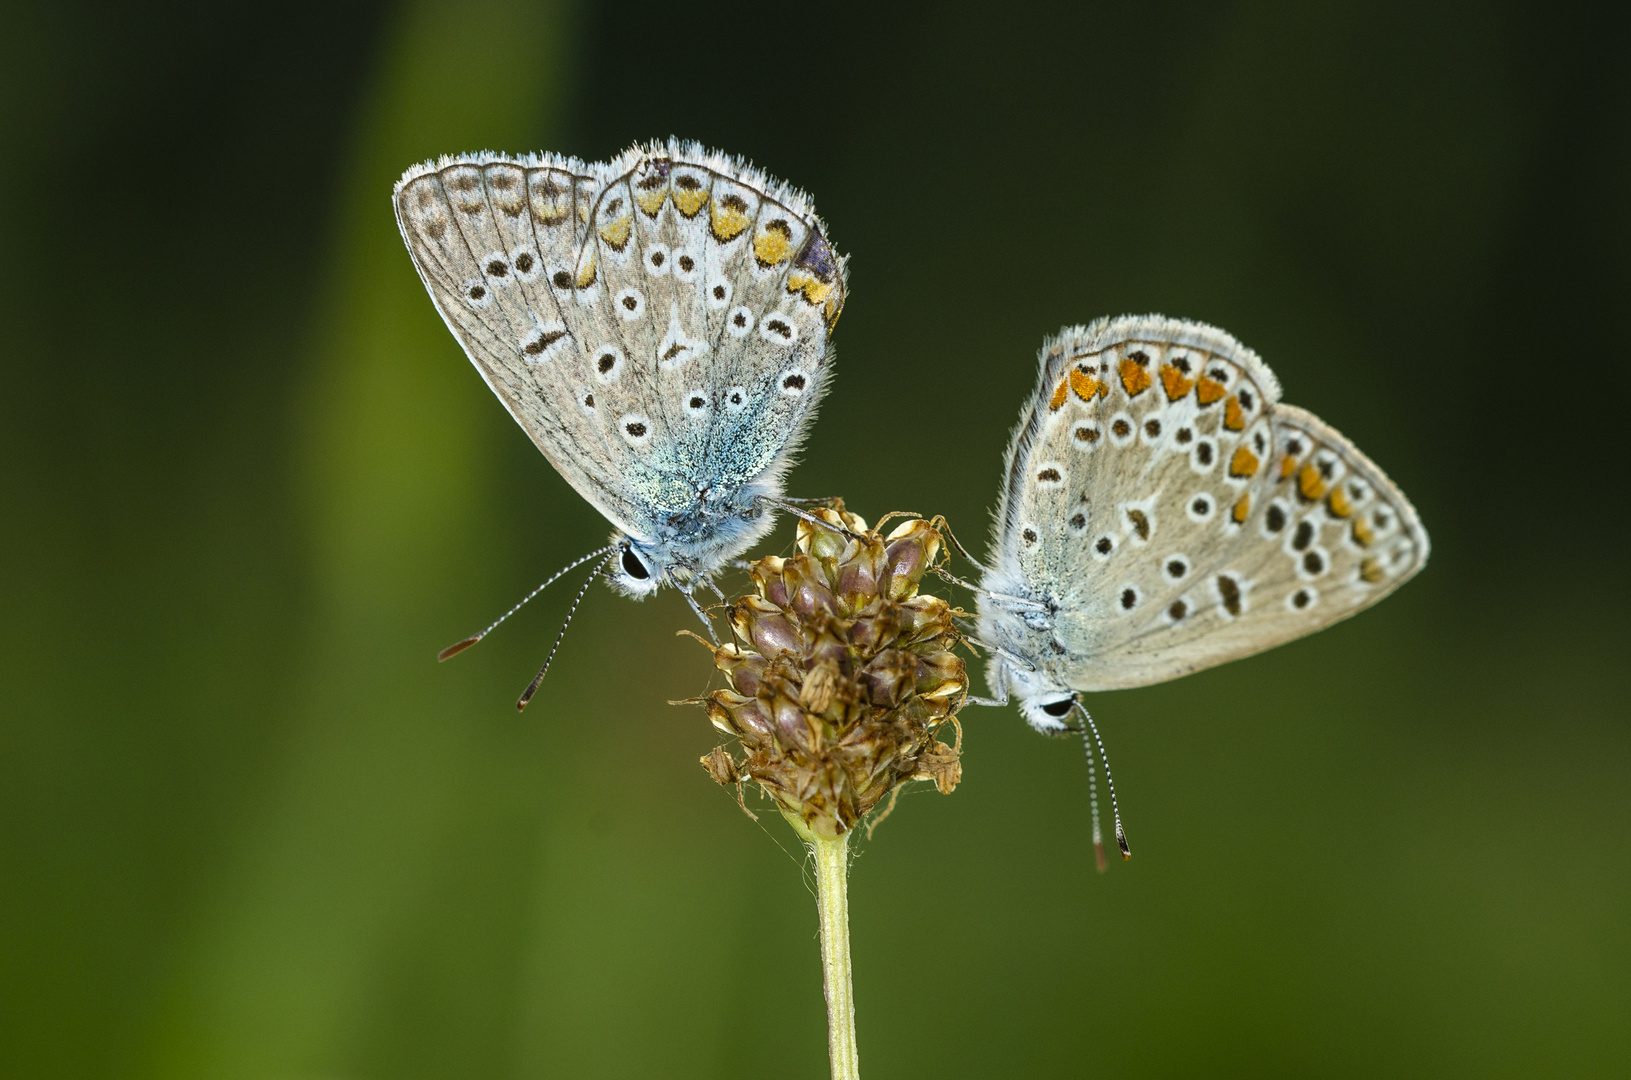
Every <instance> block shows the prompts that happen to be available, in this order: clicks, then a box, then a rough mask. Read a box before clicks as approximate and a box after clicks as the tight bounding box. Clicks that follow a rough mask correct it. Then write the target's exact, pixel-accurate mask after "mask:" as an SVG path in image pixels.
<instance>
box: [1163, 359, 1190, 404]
mask: <svg viewBox="0 0 1631 1080" xmlns="http://www.w3.org/2000/svg"><path fill="white" fill-rule="evenodd" d="M1161 385H1162V386H1164V387H1166V390H1167V400H1168V401H1177V400H1178V399H1179V398H1181V397H1183V396H1184V395H1185V394H1187V393H1189V392H1190V391H1191V390H1193V389H1195V380H1194V379H1191V378H1190V377H1189V376H1187V375H1185V374H1184V373H1183V372H1181V371H1179V370H1178V369H1177V368H1176V367H1174V366H1173V365H1171V364H1165V365H1163V366H1162V368H1161Z"/></svg>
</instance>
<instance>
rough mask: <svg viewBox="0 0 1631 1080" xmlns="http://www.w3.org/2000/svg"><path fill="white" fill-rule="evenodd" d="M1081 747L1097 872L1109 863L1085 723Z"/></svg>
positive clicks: (1096, 781)
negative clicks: (1083, 754)
mask: <svg viewBox="0 0 1631 1080" xmlns="http://www.w3.org/2000/svg"><path fill="white" fill-rule="evenodd" d="M1082 748H1083V749H1085V750H1086V751H1087V801H1088V805H1090V806H1091V807H1092V808H1093V861H1094V862H1095V863H1097V864H1098V868H1099V873H1101V874H1102V873H1104V870H1105V867H1107V866H1108V865H1109V863H1107V862H1106V861H1105V858H1104V832H1103V830H1101V829H1100V828H1099V784H1098V779H1097V776H1096V772H1095V770H1094V768H1093V740H1092V739H1091V738H1089V737H1088V734H1087V725H1086V724H1083V725H1082Z"/></svg>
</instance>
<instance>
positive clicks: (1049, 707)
mask: <svg viewBox="0 0 1631 1080" xmlns="http://www.w3.org/2000/svg"><path fill="white" fill-rule="evenodd" d="M1074 704H1076V699H1075V698H1066V699H1065V700H1063V701H1050V702H1048V703H1047V704H1046V705H1044V706H1042V711H1043V712H1045V713H1047V714H1048V715H1049V716H1064V715H1065V714H1066V713H1068V712H1070V707H1071V706H1072V705H1074Z"/></svg>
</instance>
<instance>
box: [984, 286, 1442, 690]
mask: <svg viewBox="0 0 1631 1080" xmlns="http://www.w3.org/2000/svg"><path fill="white" fill-rule="evenodd" d="M1279 393H1280V391H1279V386H1278V383H1277V382H1276V380H1275V378H1274V376H1273V374H1272V372H1270V371H1269V369H1268V368H1267V366H1266V365H1264V364H1263V363H1262V361H1260V360H1259V359H1258V358H1257V357H1256V355H1255V354H1253V353H1252V352H1251V351H1250V350H1248V349H1246V348H1244V347H1243V346H1241V345H1240V344H1239V343H1238V342H1236V341H1234V339H1233V338H1231V337H1229V336H1228V335H1227V334H1224V333H1222V332H1221V331H1217V330H1214V329H1212V328H1210V327H1206V326H1203V325H1200V324H1196V323H1188V322H1182V321H1178V320H1170V319H1161V318H1157V317H1150V318H1143V319H1120V320H1116V321H1113V322H1101V323H1099V324H1095V325H1094V326H1093V327H1089V328H1086V329H1078V330H1076V331H1068V332H1066V334H1064V335H1062V336H1061V337H1060V338H1058V339H1055V340H1054V341H1053V342H1050V345H1049V347H1048V348H1047V349H1046V350H1045V354H1044V362H1043V371H1042V378H1041V382H1040V384H1039V386H1038V390H1037V393H1036V396H1035V398H1034V400H1033V401H1032V403H1031V405H1030V407H1029V410H1028V413H1027V415H1026V416H1025V417H1023V418H1022V422H1021V429H1020V430H1019V432H1017V433H1016V438H1015V443H1014V446H1013V448H1012V450H1011V454H1010V460H1009V471H1008V489H1007V491H1006V493H1005V497H1004V503H1003V508H1002V516H1001V518H1000V522H999V537H998V573H997V575H995V577H996V578H997V579H998V580H997V584H1004V583H1006V584H1008V587H1009V588H1015V587H1017V588H1018V589H1020V590H1021V591H1022V593H1023V594H1024V595H1028V596H1033V597H1036V598H1038V599H1043V600H1045V601H1046V602H1048V603H1049V604H1050V605H1052V606H1053V607H1054V609H1055V611H1056V614H1055V616H1054V618H1053V620H1052V627H1051V630H1050V634H1051V637H1052V639H1053V644H1054V646H1056V647H1050V648H1038V647H1036V646H1035V643H1034V642H1033V643H1032V648H1031V650H1030V651H1031V652H1032V653H1035V654H1039V655H1041V659H1042V661H1043V663H1044V664H1045V665H1046V666H1047V667H1049V668H1050V669H1051V670H1052V672H1053V675H1054V678H1055V679H1056V680H1057V681H1058V682H1059V683H1060V684H1061V685H1065V686H1069V687H1071V688H1073V689H1078V690H1101V689H1111V688H1116V687H1130V686H1141V685H1145V684H1148V683H1154V682H1160V681H1162V680H1165V679H1170V678H1174V677H1176V676H1179V675H1183V674H1186V673H1188V672H1192V671H1197V670H1200V669H1202V668H1205V667H1210V666H1212V665H1214V664H1218V663H1222V662H1224V661H1226V660H1231V659H1236V658H1238V657H1242V656H1247V655H1250V654H1252V653H1255V652H1259V651H1261V650H1263V649H1267V648H1271V647H1273V646H1275V645H1278V644H1281V643H1283V642H1286V641H1289V640H1291V639H1293V638H1296V637H1300V636H1302V635H1304V634H1307V633H1310V632H1312V631H1314V630H1317V629H1320V628H1321V627H1324V626H1327V625H1329V624H1330V623H1332V622H1335V621H1336V620H1338V619H1341V618H1344V617H1346V616H1348V615H1351V614H1353V613H1354V612H1356V611H1359V610H1360V609H1362V608H1364V607H1366V606H1368V605H1369V604H1372V603H1375V602H1376V601H1377V600H1379V599H1380V598H1381V597H1382V596H1384V595H1386V594H1387V593H1388V592H1389V591H1391V590H1392V589H1393V588H1394V587H1396V586H1397V585H1398V584H1400V583H1401V582H1403V581H1404V580H1405V579H1406V578H1408V577H1410V576H1411V575H1412V574H1413V573H1415V572H1416V571H1417V570H1418V569H1420V567H1421V565H1422V564H1423V562H1424V561H1425V559H1426V555H1427V539H1426V534H1425V532H1424V531H1423V530H1422V529H1421V526H1420V524H1419V522H1418V521H1417V519H1416V516H1415V512H1414V510H1412V509H1411V507H1410V504H1409V503H1408V502H1407V501H1406V500H1405V499H1404V497H1403V495H1401V494H1400V493H1399V491H1398V489H1397V488H1395V487H1394V486H1393V484H1392V483H1391V482H1390V481H1389V480H1388V479H1387V477H1386V476H1385V475H1384V474H1383V473H1382V472H1381V471H1380V470H1379V469H1377V468H1376V467H1375V466H1374V465H1373V464H1371V462H1370V461H1369V460H1368V459H1366V458H1365V457H1364V456H1363V455H1362V454H1360V453H1359V452H1358V451H1357V450H1356V449H1354V447H1353V446H1352V445H1351V444H1350V443H1349V442H1348V441H1347V440H1345V439H1343V438H1342V437H1341V436H1340V435H1338V434H1337V433H1336V432H1335V431H1333V430H1332V429H1331V428H1329V427H1328V426H1326V425H1325V424H1323V423H1321V422H1320V421H1319V420H1318V419H1317V418H1315V417H1313V416H1312V415H1310V414H1309V413H1307V412H1305V411H1303V410H1301V409H1298V408H1296V407H1294V406H1289V405H1284V404H1281V403H1280V402H1279ZM1004 579H1007V580H1006V582H1005V580H1004ZM1015 579H1017V580H1015Z"/></svg>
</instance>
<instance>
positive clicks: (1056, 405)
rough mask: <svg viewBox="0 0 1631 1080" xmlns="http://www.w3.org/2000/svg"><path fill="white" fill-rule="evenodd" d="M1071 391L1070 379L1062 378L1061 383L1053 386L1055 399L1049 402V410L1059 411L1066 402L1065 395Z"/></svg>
mask: <svg viewBox="0 0 1631 1080" xmlns="http://www.w3.org/2000/svg"><path fill="white" fill-rule="evenodd" d="M1069 393H1070V383H1069V380H1066V379H1060V380H1059V385H1058V386H1056V387H1054V388H1053V400H1052V401H1049V402H1048V411H1049V412H1058V411H1059V409H1060V408H1061V407H1062V406H1063V405H1064V404H1065V397H1066V395H1068V394H1069Z"/></svg>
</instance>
